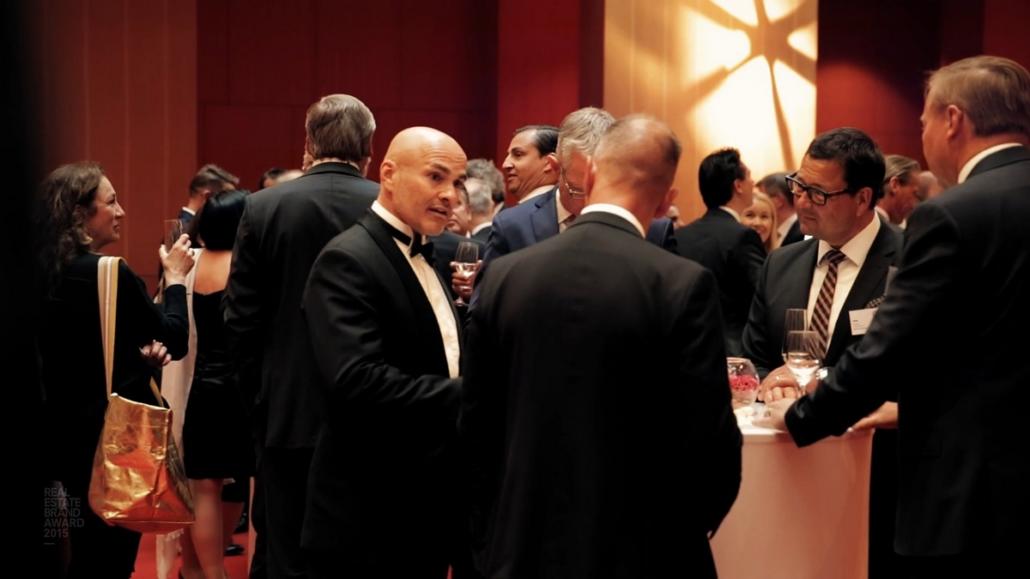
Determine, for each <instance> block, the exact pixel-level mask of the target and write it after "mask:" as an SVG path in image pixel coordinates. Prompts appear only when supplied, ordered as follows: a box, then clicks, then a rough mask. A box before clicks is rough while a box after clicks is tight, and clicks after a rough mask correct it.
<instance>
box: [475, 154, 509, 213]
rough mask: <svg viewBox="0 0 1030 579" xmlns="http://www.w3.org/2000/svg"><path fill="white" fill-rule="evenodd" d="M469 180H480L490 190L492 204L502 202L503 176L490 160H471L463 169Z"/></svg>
mask: <svg viewBox="0 0 1030 579" xmlns="http://www.w3.org/2000/svg"><path fill="white" fill-rule="evenodd" d="M465 174H466V175H468V178H469V179H480V180H482V181H484V182H486V184H487V186H488V187H489V189H490V197H491V198H492V199H493V201H494V203H500V202H502V201H504V175H502V174H501V171H500V170H499V169H498V168H497V165H494V162H493V161H491V160H490V159H471V160H469V162H468V166H467V167H466V168H465Z"/></svg>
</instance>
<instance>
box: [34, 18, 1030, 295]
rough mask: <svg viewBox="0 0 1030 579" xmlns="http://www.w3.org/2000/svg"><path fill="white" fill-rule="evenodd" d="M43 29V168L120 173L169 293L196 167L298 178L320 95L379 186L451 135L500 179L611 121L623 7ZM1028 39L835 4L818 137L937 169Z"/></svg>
mask: <svg viewBox="0 0 1030 579" xmlns="http://www.w3.org/2000/svg"><path fill="white" fill-rule="evenodd" d="M27 10H28V12H29V13H28V14H27V17H28V21H27V23H26V30H28V31H29V34H28V35H27V38H29V39H31V40H30V42H29V48H30V49H31V51H32V52H34V54H33V55H32V56H33V58H34V59H35V60H33V63H34V65H33V66H32V67H31V77H30V80H29V82H30V84H32V85H33V86H32V88H33V89H34V90H35V93H36V94H38V100H37V105H38V113H39V117H40V119H41V121H40V122H39V123H38V125H39V127H38V131H37V136H38V138H39V143H40V149H41V151H42V153H41V155H40V157H41V158H40V166H41V167H42V168H43V169H44V170H51V169H53V168H54V167H56V166H57V165H59V164H61V163H65V162H69V161H74V160H79V159H85V158H89V159H93V160H96V161H99V162H100V163H102V164H103V165H104V166H105V168H106V169H107V172H108V174H109V176H110V177H111V180H112V182H113V183H114V185H115V188H116V189H117V190H118V192H119V196H120V198H121V199H122V202H123V204H124V205H125V208H126V210H127V212H128V215H129V216H128V220H127V222H126V225H125V228H124V229H123V239H122V241H121V242H120V243H119V244H117V245H116V246H114V247H112V248H111V249H110V252H111V253H116V254H120V255H123V256H125V257H126V258H127V259H128V260H129V263H130V264H131V265H132V266H133V267H134V269H135V270H136V271H137V272H139V273H141V274H144V275H145V276H147V278H148V283H151V284H152V283H153V282H154V279H153V276H151V275H148V274H149V273H150V272H153V271H154V270H155V268H156V263H157V258H156V248H155V244H156V243H157V241H158V239H159V238H160V228H161V221H162V220H163V219H165V218H168V217H171V216H174V215H175V214H176V212H177V210H178V207H179V206H180V205H181V204H182V203H183V202H184V200H185V197H186V184H187V182H188V181H189V178H190V177H191V176H192V174H193V173H194V172H195V171H196V169H197V167H199V166H200V165H201V164H203V163H207V162H215V163H218V164H220V165H222V166H224V167H226V168H227V169H229V170H230V171H232V172H233V173H235V174H237V175H239V176H240V177H241V178H242V180H243V186H245V187H247V188H254V187H255V186H256V181H257V178H258V176H259V175H260V174H261V172H263V171H264V170H265V169H267V168H268V167H271V166H274V165H278V166H283V167H287V168H290V167H298V166H299V165H300V161H301V154H302V147H303V139H304V130H303V121H304V112H305V110H306V109H307V107H308V105H310V104H311V103H312V102H313V101H314V100H316V99H317V98H318V97H319V96H321V95H324V94H328V93H332V92H345V93H349V94H353V95H356V96H358V97H359V98H361V99H362V100H364V101H365V103H366V104H368V105H369V107H370V108H371V109H372V110H373V112H374V113H375V116H376V119H377V122H378V125H379V129H378V131H377V134H376V139H375V144H374V146H375V151H376V154H375V157H374V158H373V163H372V171H371V175H370V176H371V177H372V178H375V177H376V176H377V173H378V164H379V162H380V161H381V158H382V157H381V155H382V152H383V151H384V150H385V148H386V146H387V144H388V142H389V139H390V137H391V136H392V135H393V134H395V133H396V132H397V131H398V130H399V129H401V128H404V127H406V126H411V125H416V124H418V125H430V126H434V127H437V128H439V129H441V130H444V131H446V132H448V133H450V134H452V135H453V136H454V137H455V138H456V139H458V141H459V142H460V143H462V145H463V146H464V147H465V149H466V152H467V153H468V154H469V156H470V157H487V158H493V159H494V160H495V161H497V162H500V161H501V160H502V159H503V157H504V149H505V148H506V146H507V143H508V140H509V138H510V135H511V132H512V131H513V130H514V129H515V128H517V127H519V126H521V125H525V124H529V123H541V122H543V123H554V124H556V123H558V122H560V121H561V119H562V117H563V116H564V115H565V114H566V113H568V112H569V111H572V110H574V109H576V108H578V107H580V106H585V105H603V102H602V101H603V95H602V87H603V78H602V75H603V68H604V63H603V61H602V58H603V47H604V38H603V31H604V0H552V1H551V2H546V3H544V2H539V3H536V2H520V1H517V0H492V1H491V0H439V1H436V2H423V1H419V0H375V1H371V2H370V1H367V0H365V1H358V0H200V1H198V0H144V1H133V0H41V1H40V2H36V3H32V4H31V7H30V8H28V9H27ZM1027 22H1030V3H1027V2H1024V1H1021V0H909V1H906V2H892V1H889V0H868V1H866V2H845V1H837V0H832V1H831V0H822V1H821V2H820V3H819V63H818V68H817V75H816V80H817V86H818V92H817V94H818V96H817V100H816V109H817V110H816V127H817V130H820V131H821V130H825V129H828V128H832V127H836V126H842V125H850V126H857V127H860V128H863V129H865V130H867V131H868V132H869V133H870V134H871V135H872V136H873V137H874V138H875V139H876V140H877V141H878V142H879V143H880V144H881V146H882V148H883V150H884V151H885V152H890V153H901V154H906V155H909V156H913V157H916V158H920V159H921V158H922V155H921V151H920V137H919V113H920V112H921V109H922V80H923V78H924V73H925V72H926V71H928V70H931V69H933V68H936V67H937V66H939V65H941V64H944V63H947V62H950V61H953V60H955V59H958V58H962V57H965V56H969V55H973V54H978V53H982V52H988V53H993V54H999V55H1003V56H1009V57H1011V58H1014V59H1016V60H1018V61H1020V62H1022V63H1023V64H1024V65H1030V38H1028V37H1027V36H1026V35H1025V33H1024V30H1025V25H1026V23H1027ZM685 169H686V168H685ZM39 177H41V175H39ZM37 181H38V179H37Z"/></svg>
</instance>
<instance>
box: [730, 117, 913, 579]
mask: <svg viewBox="0 0 1030 579" xmlns="http://www.w3.org/2000/svg"><path fill="white" fill-rule="evenodd" d="M884 171H885V164H884V157H883V155H882V154H881V153H880V150H879V149H878V148H877V146H876V143H874V142H873V140H872V139H871V138H870V137H869V136H868V135H866V134H865V133H863V132H862V131H859V130H857V129H851V128H841V129H834V130H831V131H827V132H825V133H823V134H821V135H819V136H818V137H816V138H815V140H814V141H812V143H811V144H810V145H809V146H808V150H807V151H806V152H805V156H804V158H803V159H802V160H801V168H800V169H799V170H798V171H797V172H796V173H793V174H791V175H787V176H786V185H787V188H788V190H789V191H790V193H791V194H792V195H793V196H794V208H795V209H796V210H797V213H798V221H799V223H800V224H801V232H802V233H803V234H805V235H809V236H811V237H810V238H809V239H806V240H804V241H799V242H797V243H793V244H790V245H788V246H786V247H783V248H781V249H779V250H777V251H774V252H772V253H771V254H770V255H769V258H768V259H767V260H766V262H765V265H764V266H763V267H762V271H761V275H760V276H759V278H758V285H757V287H756V288H755V296H754V300H753V301H752V304H751V311H750V314H749V316H748V321H747V325H746V326H745V327H744V335H743V345H744V356H745V357H747V358H750V359H751V361H752V362H754V364H755V367H756V368H757V369H758V372H759V375H760V376H762V377H763V378H764V380H763V382H762V389H763V392H767V394H766V396H767V398H779V397H781V396H784V395H786V396H796V394H795V393H796V392H797V382H796V381H795V380H794V378H793V376H792V375H791V373H790V372H789V371H788V370H787V369H786V367H785V366H783V357H782V350H783V339H784V317H785V312H786V310H787V309H788V308H801V309H805V310H806V312H807V313H806V316H805V318H806V320H808V329H811V330H814V331H815V332H816V334H817V335H818V336H819V341H820V352H819V354H820V357H821V358H822V363H823V365H824V366H833V365H835V364H836V363H837V359H838V358H840V357H841V355H842V354H843V353H844V350H845V349H847V347H848V346H850V345H852V344H854V343H856V342H858V341H859V340H861V339H862V334H864V333H865V328H866V326H868V325H869V321H870V320H871V319H872V316H873V315H874V314H875V312H876V307H877V305H878V304H879V303H880V302H881V301H883V295H884V292H885V290H886V287H887V282H888V279H889V277H890V272H891V271H892V270H893V269H894V267H893V266H894V265H895V264H896V262H897V260H898V258H899V256H900V255H901V235H900V233H899V230H897V229H895V228H892V227H889V226H887V225H885V224H884V223H883V222H882V221H881V220H880V219H877V218H876V211H875V210H874V208H875V207H876V202H877V200H878V199H879V198H880V197H881V196H882V194H883V189H882V188H881V186H880V185H881V184H882V183H883V176H884ZM890 404H891V406H888V407H887V408H885V409H884V413H885V414H887V415H889V414H890V412H889V411H890V409H895V410H896V405H894V404H893V403H890ZM878 424H879V425H881V426H882V425H883V424H882V423H878ZM874 425H877V424H874V422H873V419H869V420H867V421H864V422H862V423H860V426H863V427H868V426H874ZM896 450H897V433H896V432H895V431H893V430H886V431H885V430H877V432H876V434H875V436H874V439H873V465H872V474H871V479H872V480H871V489H870V490H871V492H870V524H869V530H870V535H869V577H870V578H873V579H875V578H878V577H893V576H894V573H893V570H895V569H896V562H895V561H894V551H893V546H892V541H893V539H894V501H895V497H896V487H897V467H896V465H894V461H895V460H896V456H895V455H896Z"/></svg>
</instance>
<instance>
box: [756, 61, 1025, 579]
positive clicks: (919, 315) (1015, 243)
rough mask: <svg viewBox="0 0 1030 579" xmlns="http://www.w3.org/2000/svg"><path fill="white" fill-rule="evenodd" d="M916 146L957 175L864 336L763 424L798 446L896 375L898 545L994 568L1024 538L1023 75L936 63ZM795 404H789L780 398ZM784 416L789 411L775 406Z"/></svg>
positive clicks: (948, 572) (843, 421)
mask: <svg viewBox="0 0 1030 579" xmlns="http://www.w3.org/2000/svg"><path fill="white" fill-rule="evenodd" d="M922 121H923V154H924V156H925V157H926V159H927V162H928V164H929V166H930V169H931V170H932V171H933V172H934V174H936V175H937V176H938V177H939V178H940V179H941V180H942V181H943V182H944V183H946V184H951V183H954V184H955V185H954V186H953V187H952V188H951V189H948V190H946V191H945V192H944V193H942V194H941V195H940V196H939V197H937V198H935V199H932V200H930V201H927V202H925V203H922V204H920V205H919V206H918V207H916V209H915V211H914V212H913V213H912V215H911V216H910V217H909V222H908V227H907V228H906V230H905V244H904V249H903V251H902V256H901V267H900V268H899V270H898V273H897V275H896V276H894V279H893V281H892V282H891V286H890V289H889V291H888V292H887V295H886V299H885V301H884V302H883V304H882V305H881V306H880V308H879V312H878V314H877V315H876V317H875V318H874V319H873V322H872V324H871V326H870V327H869V329H868V331H867V332H866V335H865V336H864V337H863V339H862V341H861V342H859V343H858V344H857V345H855V346H853V347H851V348H849V349H848V350H847V351H846V352H845V353H844V355H843V356H842V357H841V359H840V360H838V362H837V365H836V367H835V368H834V369H833V371H832V372H831V373H830V375H829V376H828V377H827V378H826V379H825V380H823V381H822V383H821V385H819V387H818V388H817V389H815V390H814V391H813V392H812V393H811V394H810V395H809V396H806V397H803V398H801V399H800V400H798V401H797V402H796V403H794V404H793V405H792V406H791V405H789V401H780V402H776V403H773V404H771V405H770V408H771V411H772V415H771V417H770V419H769V420H768V421H767V422H766V423H767V424H769V425H773V426H780V427H782V426H784V423H785V425H786V427H787V428H788V429H789V431H790V433H791V435H792V436H793V437H794V440H795V441H796V442H797V443H798V444H799V445H807V444H811V443H813V442H815V441H816V440H819V439H820V438H822V437H824V436H827V435H830V434H840V433H842V432H843V431H844V430H845V429H846V428H847V427H848V426H850V425H851V424H852V423H854V422H855V421H856V420H858V419H859V418H860V417H862V416H863V415H865V414H867V413H869V412H870V411H872V410H873V409H875V408H876V407H878V406H879V405H880V404H882V403H883V401H884V400H885V399H887V398H888V397H889V396H890V394H891V390H892V389H893V388H894V387H895V386H897V385H900V395H899V399H898V407H899V409H898V410H899V423H898V429H899V435H900V454H901V463H900V472H901V476H900V488H899V496H898V513H897V521H898V526H897V532H896V538H895V548H896V550H897V551H898V553H900V554H901V555H903V556H906V557H907V558H908V560H907V563H908V564H910V565H911V568H910V569H908V572H907V574H906V576H911V577H1000V576H1004V575H1008V574H1011V573H1012V571H1011V569H1013V568H1017V567H1014V565H1019V564H1021V563H1022V553H1023V550H1024V549H1025V545H1026V544H1027V542H1028V540H1030V530H1028V527H1027V524H1026V521H1027V520H1028V519H1030V499H1028V495H1027V492H1026V491H1027V489H1028V488H1030V454H1028V453H1027V451H1026V440H1025V436H1024V432H1023V431H1024V430H1025V429H1024V424H1025V422H1026V421H1025V417H1024V414H1025V413H1024V411H1023V406H1024V405H1023V404H1022V400H1023V398H1024V393H1025V390H1026V387H1027V384H1030V360H1028V358H1027V356H1026V344H1025V340H1021V339H1018V338H1017V336H1021V335H1025V333H1026V327H1027V325H1028V324H1030V300H1028V299H1027V295H1026V288H1028V287H1030V228H1028V227H1026V223H1027V222H1030V150H1028V149H1027V147H1026V145H1027V143H1028V141H1030V73H1028V72H1027V70H1026V69H1025V68H1023V67H1022V66H1020V65H1019V64H1017V63H1015V62H1013V61H1011V60H1008V59H1004V58H998V57H989V56H980V57H973V58H967V59H964V60H960V61H958V62H955V63H953V64H950V65H948V66H945V67H943V68H941V69H940V70H938V71H936V72H934V73H933V74H932V75H931V76H930V78H929V80H928V82H927V92H926V104H925V107H924V109H923V115H922ZM788 406H789V408H788ZM784 412H786V416H784Z"/></svg>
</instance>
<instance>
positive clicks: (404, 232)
mask: <svg viewBox="0 0 1030 579" xmlns="http://www.w3.org/2000/svg"><path fill="white" fill-rule="evenodd" d="M465 162H466V159H465V153H464V151H462V149H461V147H460V146H458V143H456V142H455V141H454V139H452V138H450V137H449V136H447V135H445V134H443V133H441V132H439V131H436V130H434V129H429V128H426V127H415V128H411V129H406V130H404V131H401V132H400V133H399V134H398V135H397V136H396V137H395V138H394V139H393V141H392V142H391V143H390V147H389V150H388V151H387V152H386V156H385V158H384V160H383V164H382V166H381V168H380V179H381V180H382V184H381V187H380V192H379V197H378V199H377V200H376V202H375V203H374V204H373V205H372V209H371V211H370V212H367V213H366V214H365V215H364V216H363V217H362V218H361V219H360V220H359V221H358V223H357V224H356V225H355V226H354V227H351V228H350V229H348V230H347V231H345V232H343V233H342V234H340V235H338V236H336V237H335V238H334V239H333V240H332V241H331V242H329V244H328V245H326V247H325V249H324V250H323V251H322V253H321V254H320V255H319V256H318V259H317V260H316V261H315V264H314V265H313V266H312V268H311V276H310V278H309V279H308V285H307V288H306V290H305V292H304V301H303V309H304V317H305V319H306V320H307V323H308V328H309V330H310V335H311V342H312V343H313V344H316V348H315V360H316V361H317V367H318V369H319V370H320V371H321V376H322V377H323V378H324V383H325V384H326V387H327V400H328V405H327V406H328V407H327V414H328V419H327V421H326V424H325V428H324V429H323V431H322V433H321V436H320V437H319V440H318V446H317V448H316V450H315V457H314V460H313V461H312V465H311V485H310V494H309V497H308V509H307V514H306V518H305V521H304V533H303V539H302V540H303V544H304V548H305V551H306V552H307V554H308V561H309V569H310V574H311V576H312V577H339V576H340V575H341V574H345V575H353V576H355V577H406V578H416V579H417V578H432V577H435V578H439V579H443V578H444V577H446V576H447V566H448V562H449V561H450V560H451V557H452V555H453V554H454V553H453V549H454V546H455V545H454V538H455V534H456V531H457V528H458V523H459V522H463V520H462V515H463V510H462V509H460V508H459V507H458V500H457V499H458V498H459V497H458V493H459V492H460V491H459V489H458V484H457V482H458V480H460V479H459V478H458V472H457V468H458V465H457V464H456V462H455V461H454V460H453V452H454V448H453V446H454V445H453V443H454V441H455V437H456V435H457V419H458V410H459V405H460V381H459V380H458V371H459V357H460V353H461V352H460V348H459V336H458V328H459V324H458V321H457V316H456V313H455V311H454V308H453V306H452V305H451V301H450V299H449V297H448V295H447V292H446V288H445V287H444V284H443V280H441V279H440V278H439V277H438V276H437V275H436V273H435V272H434V270H433V268H432V266H431V265H430V264H429V263H428V262H427V260H426V256H425V251H426V250H427V249H429V248H427V247H426V246H425V245H423V242H424V236H425V235H437V234H439V233H440V232H441V231H442V230H443V228H444V225H445V224H446V222H447V219H448V217H449V214H450V211H451V207H452V206H453V205H454V204H455V203H456V202H457V194H458V189H459V188H460V187H461V181H462V180H463V179H464V178H465Z"/></svg>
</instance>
